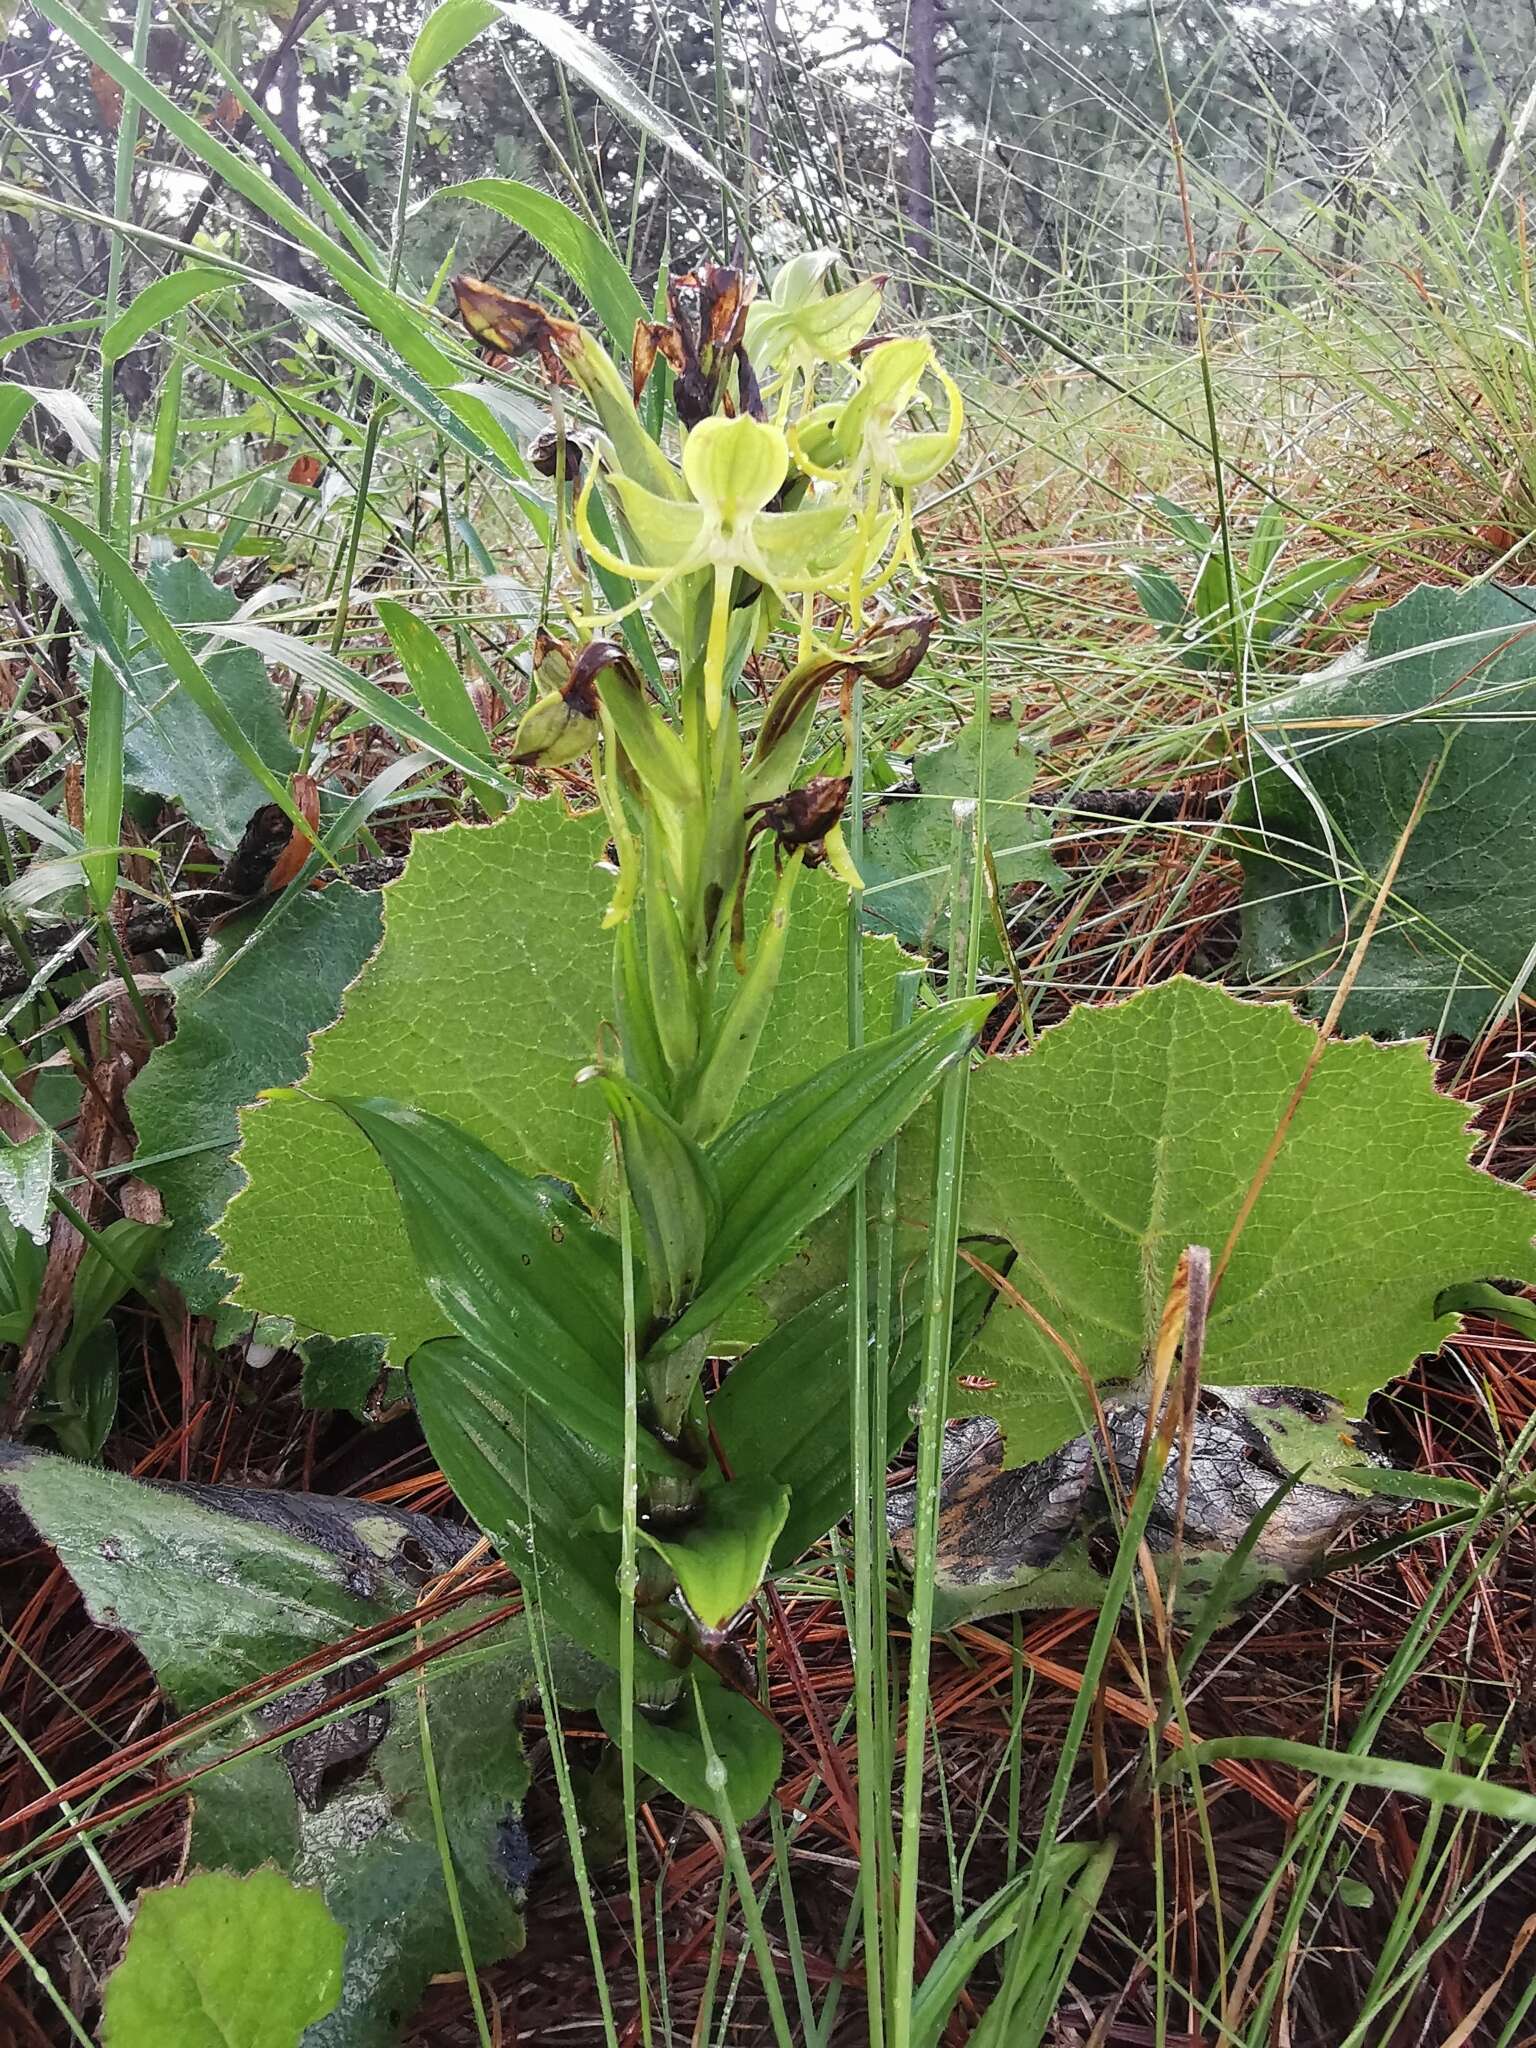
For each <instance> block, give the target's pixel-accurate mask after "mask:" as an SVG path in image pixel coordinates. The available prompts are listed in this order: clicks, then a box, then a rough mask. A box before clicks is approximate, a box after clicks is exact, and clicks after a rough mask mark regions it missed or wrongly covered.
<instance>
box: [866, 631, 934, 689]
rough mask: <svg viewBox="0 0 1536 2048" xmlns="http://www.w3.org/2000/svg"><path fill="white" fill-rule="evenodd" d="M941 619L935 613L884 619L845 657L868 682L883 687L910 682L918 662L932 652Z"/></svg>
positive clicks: (895, 687)
mask: <svg viewBox="0 0 1536 2048" xmlns="http://www.w3.org/2000/svg"><path fill="white" fill-rule="evenodd" d="M937 624H938V619H937V618H936V617H935V615H934V614H933V613H932V612H914V613H911V614H910V615H909V616H908V617H906V618H901V619H883V620H882V621H881V622H880V624H879V625H878V626H872V627H871V628H870V630H869V631H868V632H867V633H866V634H864V636H863V637H862V638H861V639H859V640H856V641H855V642H854V644H853V646H852V647H851V648H849V649H847V651H846V653H845V656H844V659H845V660H846V661H847V664H848V666H849V667H850V668H856V669H857V670H858V673H859V674H860V675H861V676H863V677H864V678H865V680H866V681H867V682H871V683H874V684H875V685H876V686H877V687H878V688H879V689H882V690H895V689H899V688H900V687H901V685H902V684H903V683H906V682H910V681H911V680H912V677H913V675H914V673H915V672H916V669H917V665H918V663H919V662H920V661H921V660H922V658H923V656H924V655H925V654H926V653H927V652H928V643H929V641H930V640H931V639H932V638H933V629H934V627H935V626H936V625H937Z"/></svg>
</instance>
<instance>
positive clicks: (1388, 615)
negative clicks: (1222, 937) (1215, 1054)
mask: <svg viewBox="0 0 1536 2048" xmlns="http://www.w3.org/2000/svg"><path fill="white" fill-rule="evenodd" d="M1533 712H1536V608H1533V607H1532V605H1531V603H1530V600H1529V598H1528V597H1527V596H1526V595H1525V594H1524V593H1521V592H1516V591H1508V590H1501V589H1500V588H1498V587H1497V586H1496V585H1491V584H1480V585H1477V586H1475V587H1473V588H1472V589H1469V590H1463V591H1455V590H1439V589H1431V588H1427V587H1426V588H1422V589H1419V590H1415V591H1413V592H1411V593H1410V594H1409V595H1408V596H1407V597H1405V598H1403V599H1402V601H1401V602H1400V603H1398V604H1395V605H1393V606H1391V607H1390V608H1389V609H1388V610H1386V611H1382V612H1378V613H1377V615H1376V617H1375V619H1374V620H1373V621H1372V624H1371V636H1370V643H1369V646H1368V648H1367V650H1366V654H1365V658H1364V659H1363V660H1360V659H1358V658H1355V657H1347V658H1346V659H1345V660H1344V661H1341V662H1338V663H1335V664H1334V665H1333V666H1332V667H1331V668H1328V669H1325V670H1323V672H1322V673H1321V674H1319V675H1315V676H1311V677H1309V678H1307V679H1306V680H1305V681H1303V682H1300V683H1298V684H1296V686H1295V687H1294V688H1292V689H1289V690H1286V691H1285V692H1284V693H1283V694H1282V695H1281V696H1279V697H1275V698H1272V699H1271V700H1270V701H1269V702H1268V703H1266V704H1264V705H1262V706H1260V707H1259V708H1257V709H1256V710H1255V711H1254V713H1253V715H1252V719H1251V724H1252V727H1253V731H1254V744H1253V747H1252V763H1253V773H1252V776H1251V778H1250V780H1249V782H1248V783H1247V784H1246V785H1245V788H1244V791H1243V793H1242V796H1241V799H1240V802H1239V805H1238V808H1237V811H1236V813H1235V821H1236V823H1237V824H1238V826H1239V827H1241V828H1243V830H1242V837H1241V841H1240V845H1239V856H1240V858H1241V860H1242V864H1243V869H1244V879H1245V886H1244V890H1243V913H1242V915H1243V961H1244V966H1245V968H1246V970H1247V972H1248V974H1249V976H1250V977H1251V979H1253V980H1254V981H1258V982H1264V983H1266V984H1270V985H1278V986H1282V987H1287V988H1289V987H1295V988H1297V990H1298V991H1299V1000H1300V1001H1301V1003H1302V1006H1303V1007H1304V1008H1305V1009H1306V1010H1308V1011H1309V1012H1310V1013H1312V1014H1314V1015H1321V1013H1322V1012H1323V1011H1324V1010H1325V1009H1326V1008H1327V1006H1328V1004H1329V1002H1330V1000H1331V998H1332V995H1333V992H1334V989H1335V987H1336V986H1337V982H1338V978H1339V975H1340V973H1341V972H1342V970H1343V967H1344V965H1345V962H1346V961H1347V959H1348V957H1349V953H1350V948H1351V944H1352V941H1353V940H1354V939H1355V938H1356V937H1358V935H1359V932H1360V928H1361V926H1362V925H1363V924H1364V922H1365V919H1366V916H1367V914H1368V913H1369V910H1370V907H1371V904H1372V902H1373V901H1374V900H1375V896H1376V892H1377V889H1378V887H1379V885H1380V882H1381V878H1382V876H1383V874H1384V873H1385V871H1386V868H1387V864H1388V862H1389V860H1390V859H1391V856H1392V852H1393V849H1394V848H1395V846H1396V844H1397V841H1398V839H1399V837H1400V836H1401V834H1402V831H1403V828H1404V826H1405V825H1406V824H1407V822H1408V819H1409V817H1410V815H1411V813H1412V811H1413V807H1414V804H1415V802H1416V801H1417V799H1418V795H1419V791H1420V788H1421V786H1422V785H1423V782H1424V778H1425V776H1426V774H1428V773H1431V772H1433V773H1434V782H1433V787H1432V789H1431V792H1430V795H1429V798H1428V801H1427V803H1426V806H1425V809H1424V814H1423V816H1422V817H1421V818H1420V820H1419V822H1418V824H1417V826H1416V827H1415V828H1414V832H1413V836H1412V838H1411V839H1410V840H1409V842H1408V846H1407V850H1406V852H1405V854H1404V857H1403V862H1402V866H1401V867H1400V869H1399V870H1398V874H1397V878H1396V881H1395V883H1394V885H1393V890H1392V895H1391V899H1390V901H1389V903H1388V905H1387V909H1386V913H1385V915H1384V917H1383V919H1382V923H1381V926H1380V928H1379V929H1378V931H1377V933H1376V935H1375V937H1374V938H1373V939H1372V941H1371V947H1370V951H1369V953H1368V954H1367V956H1366V959H1365V963H1364V966H1363V969H1362V971H1361V974H1360V978H1359V980H1358V981H1357V983H1356V984H1355V987H1354V989H1353V991H1352V993H1351V994H1350V997H1349V1000H1348V1002H1347V1003H1346V1005H1345V1009H1344V1016H1343V1026H1344V1028H1345V1029H1346V1030H1352V1031H1375V1032H1382V1033H1389V1034H1391V1035H1393V1036H1405V1035H1408V1034H1410V1033H1414V1032H1431V1031H1436V1030H1439V1029H1441V1028H1447V1029H1449V1030H1451V1031H1455V1032H1462V1033H1466V1034H1468V1035H1470V1034H1473V1033H1475V1032H1477V1031H1478V1030H1480V1029H1481V1027H1482V1026H1483V1025H1484V1024H1485V1023H1486V1022H1487V1020H1488V1018H1489V1016H1490V1015H1491V1014H1492V1012H1493V1011H1494V1010H1495V1009H1496V1008H1497V1007H1498V1005H1499V1003H1500V1002H1501V1001H1502V1000H1503V999H1504V997H1505V996H1506V994H1507V992H1508V991H1509V990H1510V989H1511V988H1513V987H1516V986H1518V985H1520V984H1521V981H1522V977H1523V976H1525V975H1526V974H1527V973H1528V959H1527V956H1528V954H1529V951H1530V948H1531V943H1532V935H1533V933H1536V741H1533V739H1532V737H1531V732H1532V728H1531V717H1532V714H1533Z"/></svg>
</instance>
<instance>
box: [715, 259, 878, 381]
mask: <svg viewBox="0 0 1536 2048" xmlns="http://www.w3.org/2000/svg"><path fill="white" fill-rule="evenodd" d="M836 261H837V251H836V250H835V249H813V250H812V251H811V252H810V254H809V255H805V256H795V257H793V258H791V260H790V261H789V262H788V263H786V264H785V265H784V267H783V269H782V270H781V271H780V272H779V274H778V276H777V277H776V278H775V279H774V280H773V291H772V293H771V294H770V296H769V297H768V298H767V299H759V300H758V301H757V303H756V304H755V305H754V306H753V307H752V308H751V310H750V311H749V312H748V314H747V332H746V344H747V352H748V354H749V355H750V356H751V358H752V360H753V362H754V363H756V364H758V365H760V366H761V367H762V368H765V369H769V370H772V371H774V372H776V374H777V375H778V378H779V404H778V417H779V419H780V421H781V422H782V421H783V420H784V419H785V418H787V416H788V413H789V406H790V400H791V398H792V396H793V394H794V389H795V385H796V383H797V382H799V381H801V380H803V381H804V383H805V386H806V389H807V391H809V389H810V385H811V380H812V378H813V377H814V376H815V374H816V370H817V366H818V365H819V364H821V363H841V362H845V361H846V360H847V358H848V356H849V355H850V354H851V353H852V351H853V350H854V349H855V348H857V347H858V345H859V343H860V342H861V341H862V340H863V339H864V337H865V335H866V334H868V332H869V330H870V328H871V327H873V326H874V324H875V318H876V315H877V314H878V313H879V311H880V295H881V293H882V292H883V291H884V290H885V279H884V278H883V277H868V278H865V279H864V280H863V282H862V283H860V284H856V285H850V286H849V288H848V290H847V291H842V292H831V293H829V292H828V291H827V289H826V282H825V280H826V275H827V272H828V271H829V270H830V269H831V267H832V265H833V264H834V263H835V262H836Z"/></svg>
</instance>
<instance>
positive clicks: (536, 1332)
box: [332, 1096, 677, 1472]
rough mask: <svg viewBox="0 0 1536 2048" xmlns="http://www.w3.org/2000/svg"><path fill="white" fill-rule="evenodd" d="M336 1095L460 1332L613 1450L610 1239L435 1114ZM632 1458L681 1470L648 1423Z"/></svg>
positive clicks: (514, 1389) (509, 1376)
mask: <svg viewBox="0 0 1536 2048" xmlns="http://www.w3.org/2000/svg"><path fill="white" fill-rule="evenodd" d="M332 1100H333V1102H334V1104H335V1107H336V1108H337V1109H339V1110H341V1111H343V1112H344V1113H345V1114H346V1115H347V1116H348V1117H350V1118H351V1120H352V1122H353V1123H354V1124H355V1125H356V1126H357V1128H358V1129H359V1130H360V1131H361V1132H362V1133H363V1135H364V1137H366V1138H367V1140H368V1142H369V1144H370V1145H372V1146H373V1148H374V1150H375V1151H376V1152H377V1153H378V1155H379V1157H380V1158H381V1159H382V1160H383V1162H384V1164H385V1166H386V1167H387V1168H388V1170H389V1175H390V1178H391V1180H392V1181H393V1182H394V1184H395V1191H396V1193H397V1194H398V1196H399V1198H400V1207H401V1210H402V1211H403V1213H404V1216H405V1227H406V1234H407V1236H408V1237H409V1238H410V1242H411V1251H412V1254H413V1256H414V1257H415V1260H416V1266H417V1270H418V1271H419V1272H420V1274H421V1276H422V1278H423V1280H424V1281H425V1282H426V1285H427V1289H428V1291H429V1293H430V1294H431V1296H432V1298H433V1300H434V1301H435V1302H436V1303H437V1305H438V1307H439V1308H440V1309H441V1310H442V1312H443V1314H444V1315H445V1316H447V1318H448V1320H449V1322H450V1323H452V1325H453V1326H454V1328H455V1329H456V1330H457V1331H458V1333H459V1335H460V1336H461V1337H463V1338H464V1339H465V1341H466V1342H467V1343H468V1344H469V1345H470V1347H471V1348H472V1349H473V1350H474V1351H476V1352H477V1353H478V1354H479V1356H480V1357H481V1358H483V1359H485V1360H486V1362H487V1363H488V1364H490V1365H491V1366H493V1367H495V1369H496V1371H497V1373H498V1375H499V1376H500V1378H501V1380H502V1382H503V1384H504V1385H505V1386H506V1388H507V1389H508V1392H509V1393H511V1394H515V1395H516V1396H518V1397H520V1398H521V1399H523V1400H526V1401H532V1402H535V1403H536V1404H537V1405H538V1406H539V1407H540V1408H542V1409H544V1410H545V1411H546V1413H547V1414H548V1415H549V1416H550V1417H551V1419H552V1420H554V1421H557V1422H560V1423H562V1424H564V1425H566V1426H567V1427H568V1428H569V1429H570V1430H571V1431H572V1433H573V1434H574V1435H576V1436H579V1437H580V1438H581V1439H582V1440H583V1442H585V1443H589V1444H591V1445H592V1446H593V1448H594V1449H595V1450H598V1451H606V1452H607V1453H608V1454H609V1455H610V1456H612V1457H621V1456H622V1455H623V1451H624V1413H623V1401H622V1398H621V1388H622V1384H623V1382H622V1359H623V1351H624V1333H623V1324H622V1322H621V1320H620V1313H621V1303H622V1298H623V1297H622V1282H621V1278H620V1272H619V1245H618V1240H617V1239H616V1238H613V1237H610V1236H608V1235H607V1234H606V1233H605V1232H604V1231H601V1230H599V1229H598V1227H597V1225H596V1224H595V1223H593V1221H592V1220H591V1218H590V1217H589V1216H588V1214H587V1212H586V1211H585V1210H584V1209H581V1208H579V1207H578V1206H577V1204H576V1203H574V1202H572V1201H570V1200H568V1199H567V1197H566V1196H565V1195H563V1194H562V1193H561V1192H560V1191H559V1189H558V1188H557V1187H555V1185H554V1184H553V1183H552V1182H550V1181H539V1180H535V1179H534V1178H533V1177H532V1176H531V1175H529V1174H526V1173H519V1172H517V1170H516V1169H515V1168H513V1167H510V1166H508V1165H507V1164H506V1163H505V1162H504V1161H503V1160H501V1159H498V1158H497V1156H496V1154H495V1153H494V1152H492V1151H491V1150H490V1148H489V1147H488V1146H486V1145H482V1144H481V1142H480V1140H479V1139H478V1138H476V1137H473V1136H472V1135H471V1134H470V1133H469V1132H468V1131H466V1130H464V1129H462V1128H461V1127H460V1126H459V1125H458V1124H453V1123H449V1122H448V1120H447V1119H446V1118H445V1117H436V1116H428V1115H427V1114H426V1113H425V1112H424V1111H422V1110H419V1109H412V1108H410V1107H409V1106H407V1105H405V1104H402V1103H398V1102H387V1101H385V1100H383V1099H382V1098H381V1097H377V1096H375V1097H373V1098H371V1099H370V1100H368V1101H359V1100H358V1099H357V1098H355V1097H347V1096H335V1097H333V1098H332ZM640 1462H641V1464H642V1465H643V1466H645V1467H646V1468H647V1469H648V1470H650V1471H653V1472H672V1471H675V1470H676V1469H677V1467H676V1463H675V1461H674V1459H673V1458H672V1457H671V1456H670V1454H669V1453H667V1452H666V1451H664V1450H663V1449H662V1448H661V1446H660V1444H659V1443H657V1442H656V1440H655V1438H654V1437H652V1436H651V1435H650V1434H649V1432H648V1431H645V1430H642V1431H641V1432H640Z"/></svg>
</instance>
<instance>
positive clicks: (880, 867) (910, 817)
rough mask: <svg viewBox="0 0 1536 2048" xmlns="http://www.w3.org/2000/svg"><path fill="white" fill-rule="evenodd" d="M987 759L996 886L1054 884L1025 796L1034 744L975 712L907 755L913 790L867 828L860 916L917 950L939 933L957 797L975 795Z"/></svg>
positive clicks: (1041, 831)
mask: <svg viewBox="0 0 1536 2048" xmlns="http://www.w3.org/2000/svg"><path fill="white" fill-rule="evenodd" d="M983 754H985V759H986V777H987V800H986V807H985V818H984V826H983V829H984V832H985V836H986V839H987V842H988V844H989V845H990V847H991V849H992V854H993V859H994V862H995V864H996V868H997V879H998V883H999V885H1000V886H1001V887H1002V888H1003V889H1005V890H1006V889H1013V888H1017V887H1018V886H1019V884H1020V883H1023V882H1038V883H1041V884H1042V885H1043V886H1044V887H1046V888H1048V889H1051V890H1057V889H1060V888H1061V887H1062V884H1063V879H1064V878H1063V876H1062V873H1061V870H1060V868H1059V867H1058V866H1057V865H1056V862H1055V860H1054V859H1053V858H1052V855H1051V834H1050V824H1049V821H1048V818H1047V815H1046V812H1045V811H1044V810H1043V809H1041V808H1039V807H1038V806H1034V805H1031V804H1030V803H1029V802H1028V797H1029V793H1030V791H1031V789H1032V788H1033V787H1034V781H1035V755H1034V750H1033V748H1030V747H1027V746H1025V745H1023V744H1022V743H1021V742H1020V740H1019V735H1018V730H1017V727H1016V725H1015V723H1014V721H1013V720H1011V719H1006V718H1004V719H992V720H989V721H988V722H987V724H986V726H985V727H983V726H981V725H980V724H978V722H977V721H976V720H975V719H972V720H971V721H970V722H969V723H968V724H967V725H965V726H964V727H962V728H961V731H960V733H959V734H958V735H957V737H956V738H955V739H954V740H953V741H951V742H950V743H949V744H947V745H945V746H942V747H934V748H930V749H928V750H927V751H925V752H922V753H919V754H918V755H917V756H916V758H915V759H914V761H913V764H912V771H913V780H914V782H915V784H916V792H915V794H912V795H906V796H894V797H891V798H890V799H888V800H887V802H886V803H884V804H882V805H881V806H880V808H879V809H878V810H877V811H876V812H875V814H874V816H873V817H872V818H871V819H870V821H869V823H868V825H867V826H866V828H865V834H864V853H863V857H862V860H861V864H860V871H861V873H862V875H863V877H864V885H865V892H866V893H865V896H864V919H865V923H866V924H867V925H868V926H869V927H870V928H871V929H872V930H875V931H888V932H891V933H893V934H894V935H895V936H896V937H897V938H898V939H899V940H900V941H901V943H902V944H903V945H904V946H912V947H914V948H916V949H918V950H919V951H921V950H925V949H926V948H928V947H931V946H932V945H933V944H934V942H935V939H936V937H937V936H938V935H939V932H940V927H941V923H942V919H943V915H944V910H945V899H946V897H947V896H948V893H949V875H950V868H951V866H952V859H951V856H952V854H953V852H954V843H955V824H954V804H955V801H956V800H957V799H972V798H974V797H975V796H976V793H977V790H978V788H979V787H980V778H981V764H982V758H983Z"/></svg>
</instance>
